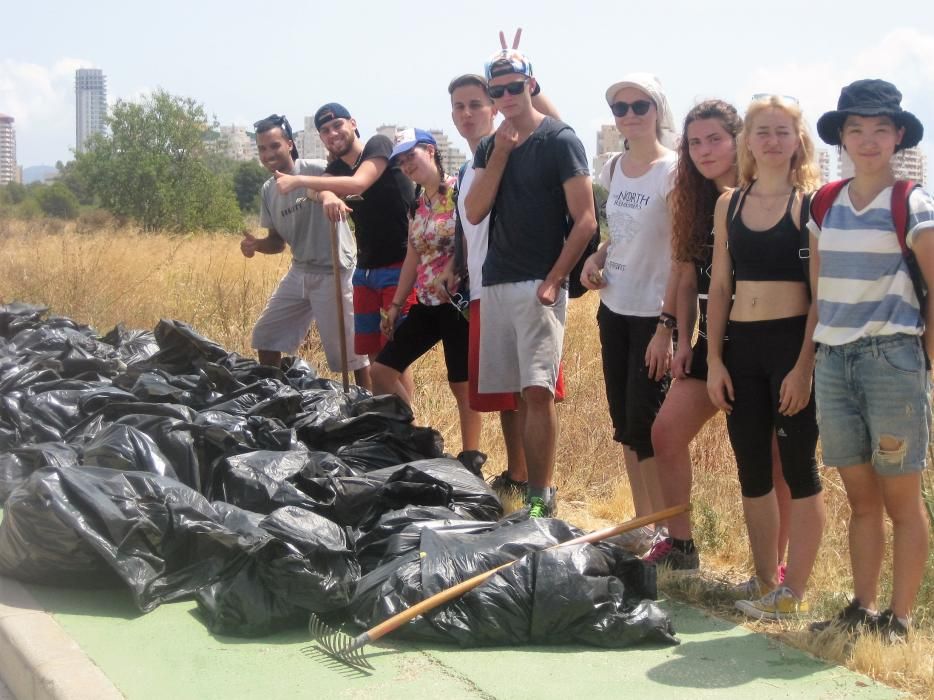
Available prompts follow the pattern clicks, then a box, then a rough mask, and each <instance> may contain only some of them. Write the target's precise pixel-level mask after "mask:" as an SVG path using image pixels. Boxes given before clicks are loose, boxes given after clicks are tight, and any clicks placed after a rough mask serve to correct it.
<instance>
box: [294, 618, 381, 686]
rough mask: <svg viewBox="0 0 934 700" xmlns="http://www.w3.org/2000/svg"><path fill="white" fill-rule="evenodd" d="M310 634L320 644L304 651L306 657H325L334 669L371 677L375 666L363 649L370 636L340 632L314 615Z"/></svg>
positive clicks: (309, 623)
mask: <svg viewBox="0 0 934 700" xmlns="http://www.w3.org/2000/svg"><path fill="white" fill-rule="evenodd" d="M308 632H309V634H311V638H312V639H313V640H314V641H316V642H318V644H317V645H314V644H313V645H310V646H307V647H304V648H303V649H302V653H303V654H305V655H306V656H324V657H327V658H326V659H325V662H326V663H327V662H336V665H334V664H333V663H329V665H330V666H331V667H332V668H336V669H338V670H340V669H341V668H344V669H347V670H349V671H351V672H352V673H353V674H354V675H363V676H369V675H370V671H373V670H374V669H373V666H372V665H371V664H370V662H369V661H368V660H367V658H366V654H364V653H363V647H364V646H366V645H367V644H368V643H369V642H370V637H369V635H368V634H367V633H366V632H364V633H363V634H361V635H360V636H358V637H351V636H350V635H349V634H345V633H343V632H340V631H338V630H336V629H334V628H333V627H331V626H330V625H328V624H326V623H325V622H322V620H321V618H319V617H318V616H317V615H315V614H314V613H311V617H309V619H308Z"/></svg>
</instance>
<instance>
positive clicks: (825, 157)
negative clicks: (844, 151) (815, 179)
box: [817, 148, 832, 185]
mask: <svg viewBox="0 0 934 700" xmlns="http://www.w3.org/2000/svg"><path fill="white" fill-rule="evenodd" d="M817 165H818V167H819V168H820V182H821V184H822V185H826V184H827V183H828V182H830V180H831V179H832V176H831V174H830V151H828V150H827V149H826V148H819V149H817Z"/></svg>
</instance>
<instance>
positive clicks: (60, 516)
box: [0, 467, 264, 612]
mask: <svg viewBox="0 0 934 700" xmlns="http://www.w3.org/2000/svg"><path fill="white" fill-rule="evenodd" d="M220 505H221V506H222V507H223V508H225V509H229V510H236V509H234V507H233V506H227V505H225V504H220ZM225 518H226V519H227V520H229V516H225V515H223V514H222V513H220V512H219V511H218V509H217V508H215V507H214V506H212V505H211V504H210V503H209V502H208V501H207V500H206V499H205V498H204V497H203V496H201V495H200V494H198V493H197V492H195V491H194V490H192V489H190V488H188V487H187V486H184V485H182V484H180V483H179V482H177V481H175V480H173V479H169V478H167V477H162V476H157V475H153V474H147V473H145V472H119V471H114V470H112V469H104V468H99V467H84V468H82V469H67V468H65V469H63V468H60V467H50V468H46V469H41V470H39V471H37V472H36V473H34V474H33V475H32V476H31V477H30V478H29V480H28V481H26V482H25V483H24V484H22V485H21V486H20V487H19V488H18V489H16V490H15V491H14V492H13V494H12V495H11V496H10V498H9V500H8V501H7V503H6V505H5V507H4V517H3V521H2V523H0V573H3V574H4V575H7V576H10V577H11V578H15V579H18V580H20V581H24V582H27V583H44V584H56V585H60V584H61V583H62V582H63V581H67V582H68V583H69V585H86V586H87V585H90V586H100V585H110V584H112V582H113V580H114V573H116V575H117V577H119V579H121V580H122V581H123V582H124V583H125V584H126V585H127V586H128V587H129V589H130V592H131V594H132V596H133V599H134V602H135V603H136V605H137V607H138V608H139V609H140V610H142V611H143V612H147V611H149V610H152V609H153V608H155V607H156V606H157V605H159V604H160V603H162V602H165V601H169V600H175V599H178V598H182V597H185V596H189V595H191V594H193V593H194V592H195V591H196V590H197V589H199V588H201V587H202V586H206V585H209V584H211V583H213V582H215V581H217V580H218V579H219V578H221V577H222V576H224V575H225V574H226V573H227V572H228V571H230V570H237V569H239V567H240V566H241V564H242V562H240V561H239V560H240V559H241V558H242V557H244V556H246V554H245V550H247V549H248V548H249V546H250V545H253V544H255V543H257V542H259V541H261V540H262V539H263V537H264V533H263V531H262V530H260V529H258V528H247V527H246V525H245V523H247V522H248V519H247V518H245V517H241V518H240V521H239V522H240V525H241V528H240V529H238V530H233V529H231V528H230V527H229V526H228V525H225V524H221V523H222V522H225Z"/></svg>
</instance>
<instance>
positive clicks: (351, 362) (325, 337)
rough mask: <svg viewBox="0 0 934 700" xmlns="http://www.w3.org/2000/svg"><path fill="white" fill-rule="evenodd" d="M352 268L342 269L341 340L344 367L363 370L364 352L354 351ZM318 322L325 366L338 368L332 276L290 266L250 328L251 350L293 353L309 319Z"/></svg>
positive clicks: (337, 339) (338, 354) (336, 324)
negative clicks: (342, 339)
mask: <svg viewBox="0 0 934 700" xmlns="http://www.w3.org/2000/svg"><path fill="white" fill-rule="evenodd" d="M353 272H354V271H353V269H350V270H341V292H342V296H343V300H344V303H343V311H344V343H345V344H346V347H347V369H348V370H356V369H362V368H364V367H366V366H367V365H368V364H369V360H368V359H367V358H366V356H364V355H356V354H354V352H353V333H354V326H353V286H352V285H351V279H352V277H353ZM312 321H314V322H315V323H316V324H317V325H318V334H319V335H320V336H321V344H322V345H323V346H324V355H325V357H326V358H327V361H328V368H330V370H331V371H332V372H339V371H340V369H341V346H340V339H339V335H340V334H339V329H340V326H339V324H338V322H337V321H338V317H337V302H336V299H335V296H334V276H333V275H331V274H328V273H320V272H307V271H305V270H302V269H301V268H298V267H296V266H295V265H293V266H292V267H290V268H289V271H288V272H286V273H285V277H283V278H282V280H281V281H280V282H279V286H278V287H276V291H275V292H273V295H272V296H271V297H270V298H269V302H268V303H267V304H266V308H265V309H263V313H262V314H261V315H260V317H259V320H258V321H257V322H256V325H255V326H254V327H253V349H254V350H270V351H272V352H283V353H293V352H295V351H296V350H297V349H298V346H299V345H301V344H302V341H303V340H305V336H306V335H307V334H308V329H309V328H310V327H311V322H312Z"/></svg>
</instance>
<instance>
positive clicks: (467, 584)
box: [353, 504, 691, 648]
mask: <svg viewBox="0 0 934 700" xmlns="http://www.w3.org/2000/svg"><path fill="white" fill-rule="evenodd" d="M690 509H691V506H690V504H683V505H680V506H673V507H671V508H666V509H665V510H660V511H658V512H657V513H650V514H649V515H643V516H642V517H640V518H633V519H632V520H627V521H626V522H625V523H622V524H620V525H614V526H612V527H607V528H604V529H602V530H596V531H595V532H591V533H589V534H586V535H581V536H580V537H575V538H574V539H572V540H567V541H566V542H558V543H557V544H553V545H551V546H550V547H546V548H545V549H543V550H538V551H545V552H547V551H548V550H549V549H556V548H558V547H566V546H568V545H572V544H585V543H592V542H599V541H600V540H605V539H606V538H608V537H613V536H614V535H620V534H622V533H624V532H628V531H630V530H635V529H636V528H640V527H643V526H644V525H651V524H652V523H655V522H658V521H660V520H667V519H668V518H670V517H672V516H675V515H680V514H681V513H684V512H685V511H688V510H690ZM521 558H522V557H519V559H521ZM519 559H514V560H513V561H510V562H507V563H505V564H500V565H499V566H497V567H496V568H493V569H490V570H489V571H484V572H483V573H482V574H477V575H476V576H473V577H472V578H469V579H467V580H466V581H461V582H460V583H458V584H456V585H454V586H451V587H450V588H446V589H444V590H443V591H440V592H438V593H435V594H434V595H432V596H429V597H428V598H425V600H423V601H421V602H419V603H416V604H415V605H413V606H412V607H410V608H408V609H407V610H403V611H402V612H401V613H398V614H397V615H393V616H392V617H390V618H389V619H388V620H385V621H383V622H381V623H379V624H378V625H376V626H375V627H371V628H370V629H368V630H367V631H366V632H364V633H363V634H361V635H359V636H358V637H357V638H356V640H355V643H354V645H353V646H354V648H360V647H362V646H363V645H365V644H369V643H370V642H374V641H376V640H377V639H379V638H380V637H382V636H384V635H387V634H389V633H390V632H392V631H393V630H396V629H398V628H399V627H401V626H402V625H404V624H406V623H408V622H411V621H412V620H414V619H415V618H416V617H418V616H419V615H421V614H423V613H426V612H428V611H429V610H432V609H434V608H436V607H438V606H440V605H444V604H445V603H448V602H450V601H452V600H454V599H455V598H459V597H460V596H462V595H464V594H465V593H467V592H468V591H471V590H473V589H474V588H477V587H478V586H480V585H481V584H483V583H485V582H486V581H488V580H489V579H490V578H492V577H493V576H495V575H496V574H497V573H499V572H500V571H502V570H503V569H508V568H509V567H510V566H512V565H513V564H515V563H516V562H518V561H519Z"/></svg>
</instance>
